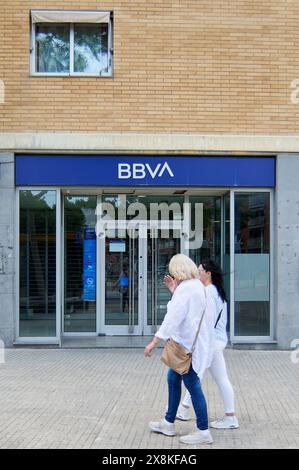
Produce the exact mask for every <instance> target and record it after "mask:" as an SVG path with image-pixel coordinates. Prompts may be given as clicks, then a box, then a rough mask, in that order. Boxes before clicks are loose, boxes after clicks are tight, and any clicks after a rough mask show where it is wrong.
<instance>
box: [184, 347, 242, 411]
mask: <svg viewBox="0 0 299 470" xmlns="http://www.w3.org/2000/svg"><path fill="white" fill-rule="evenodd" d="M225 346H226V343H224V342H223V341H216V348H215V352H214V355H213V359H212V362H211V365H210V367H209V369H208V370H209V371H210V373H211V374H212V377H213V379H214V380H215V382H216V384H217V386H218V388H219V392H220V395H221V398H222V400H223V404H224V412H225V413H234V412H235V406H234V391H233V387H232V385H231V383H230V381H229V378H228V375H227V370H226V364H225V359H224V355H223V351H224V349H225ZM183 405H185V406H187V407H190V406H192V401H191V397H190V393H189V392H188V390H186V393H185V397H184V400H183Z"/></svg>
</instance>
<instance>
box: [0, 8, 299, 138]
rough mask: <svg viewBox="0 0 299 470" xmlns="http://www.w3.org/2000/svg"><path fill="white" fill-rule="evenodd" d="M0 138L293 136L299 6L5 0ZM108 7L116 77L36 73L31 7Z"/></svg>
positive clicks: (0, 25)
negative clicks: (56, 134)
mask: <svg viewBox="0 0 299 470" xmlns="http://www.w3.org/2000/svg"><path fill="white" fill-rule="evenodd" d="M1 7H2V8H1V10H2V12H1V17H0V79H1V80H3V83H4V85H5V100H4V103H0V132H29V131H30V132H36V131H46V132H51V131H73V132H75V131H81V132H89V131H93V132H134V133H139V132H140V133H164V132H165V133H172V132H175V133H177V132H179V133H188V132H189V133H213V134H214V133H215V134H221V133H231V134H251V135H255V134H259V135H266V134H267V135H271V134H272V135H277V134H281V135H287V134H290V135H291V134H293V135H294V134H296V133H297V131H298V128H299V126H298V117H299V103H298V104H294V103H292V101H291V93H292V89H291V83H292V81H293V80H295V79H299V67H298V66H299V51H298V48H297V44H298V39H299V4H298V0H226V1H225V0H213V1H211V0H201V1H199V0H193V1H187V0H186V1H183V0H172V1H168V0H163V1H157V0H136V1H132V0H111V1H98V0H73V1H68V0H64V1H63V2H61V1H51V0H47V1H38V0H35V1H33V0H1ZM37 8H38V9H62V8H63V9H75V10H76V9H91V10H93V9H94V10H96V9H98V10H112V11H113V13H114V71H113V77H110V78H104V77H102V78H101V77H97V78H95V77H32V76H30V70H29V56H30V53H29V48H30V23H29V11H30V9H37Z"/></svg>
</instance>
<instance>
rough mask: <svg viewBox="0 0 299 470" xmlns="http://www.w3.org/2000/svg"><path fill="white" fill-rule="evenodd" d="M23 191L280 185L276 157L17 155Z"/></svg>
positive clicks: (18, 183) (17, 183)
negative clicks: (39, 188)
mask: <svg viewBox="0 0 299 470" xmlns="http://www.w3.org/2000/svg"><path fill="white" fill-rule="evenodd" d="M16 185H18V186H26V185H30V186H35V185H38V186H216V187H219V186H220V187H221V186H230V187H236V186H238V187H244V186H245V187H246V186H247V187H249V186H253V187H254V186H264V187H274V186H275V158H273V157H226V156H222V157H218V156H217V157H212V156H209V157H207V156H177V155H167V156H156V155H155V156H146V155H139V156H136V155H135V156H132V155H130V156H127V155H124V156H121V155H118V156H115V155H112V156H108V155H27V154H26V155H25V154H24V155H17V156H16Z"/></svg>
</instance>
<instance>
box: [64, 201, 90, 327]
mask: <svg viewBox="0 0 299 470" xmlns="http://www.w3.org/2000/svg"><path fill="white" fill-rule="evenodd" d="M96 204H97V197H96V196H66V197H65V198H64V332H66V333H68V332H80V333H82V332H86V333H87V332H88V333H89V332H95V331H96V233H95V227H96Z"/></svg>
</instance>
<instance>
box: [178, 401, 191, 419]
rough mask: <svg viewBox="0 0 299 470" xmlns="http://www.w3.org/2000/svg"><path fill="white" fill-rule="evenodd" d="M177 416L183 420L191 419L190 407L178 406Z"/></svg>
mask: <svg viewBox="0 0 299 470" xmlns="http://www.w3.org/2000/svg"><path fill="white" fill-rule="evenodd" d="M176 417H177V418H178V419H180V420H181V421H189V420H190V419H191V417H190V409H189V408H186V407H185V406H183V405H180V406H179V407H178V411H177V413H176Z"/></svg>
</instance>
